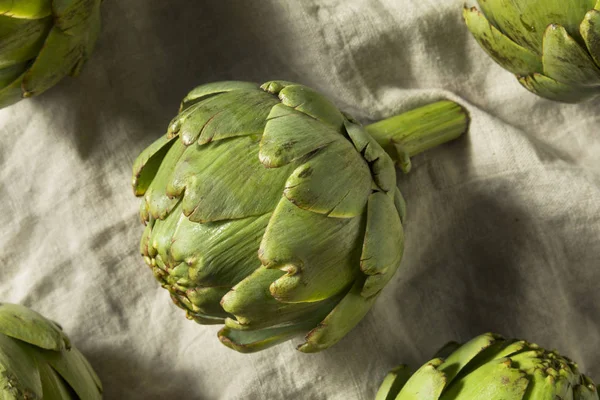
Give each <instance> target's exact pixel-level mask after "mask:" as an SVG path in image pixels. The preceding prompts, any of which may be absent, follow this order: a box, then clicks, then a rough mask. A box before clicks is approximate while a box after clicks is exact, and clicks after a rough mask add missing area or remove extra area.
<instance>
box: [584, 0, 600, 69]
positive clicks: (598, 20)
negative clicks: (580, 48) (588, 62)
mask: <svg viewBox="0 0 600 400" xmlns="http://www.w3.org/2000/svg"><path fill="white" fill-rule="evenodd" d="M599 4H600V2H599ZM580 32H581V36H582V37H583V40H584V41H585V45H586V47H587V49H588V51H589V52H590V54H591V55H592V58H593V59H594V61H595V62H596V66H598V67H600V11H599V10H590V11H588V13H587V14H585V18H584V19H583V21H582V22H581V26H580Z"/></svg>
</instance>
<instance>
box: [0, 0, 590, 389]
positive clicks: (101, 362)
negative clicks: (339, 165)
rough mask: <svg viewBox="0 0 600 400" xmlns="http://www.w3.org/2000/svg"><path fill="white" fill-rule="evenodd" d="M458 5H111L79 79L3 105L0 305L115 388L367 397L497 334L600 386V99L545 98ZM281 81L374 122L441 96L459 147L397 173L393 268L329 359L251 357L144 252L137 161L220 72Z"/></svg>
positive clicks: (281, 349)
mask: <svg viewBox="0 0 600 400" xmlns="http://www.w3.org/2000/svg"><path fill="white" fill-rule="evenodd" d="M461 8H462V3H461V2H460V1H454V0H453V1H444V2H441V1H432V0H352V1H349V0H344V1H342V0H331V1H326V0H303V1H293V2H287V1H278V0H261V1H241V0H239V1H234V0H219V1H202V2H193V1H187V0H169V1H164V0H127V1H121V2H119V1H106V2H104V4H103V6H102V16H103V23H104V26H103V32H102V35H101V38H100V40H99V43H98V45H97V48H96V51H95V53H94V55H93V57H92V59H91V60H90V61H89V63H88V64H87V66H86V68H85V69H84V71H83V73H82V74H81V76H80V77H78V78H77V79H70V78H67V79H65V80H63V82H62V83H60V84H59V85H58V86H57V87H55V88H53V89H51V90H50V91H48V92H46V93H45V94H43V95H42V96H40V97H37V98H34V99H30V100H25V101H22V102H20V103H19V104H16V105H14V106H12V107H9V108H6V109H3V110H1V111H0V201H1V204H2V212H1V213H0V300H1V301H6V302H14V303H22V304H25V305H27V306H29V307H32V308H34V309H35V310H37V311H39V312H40V313H42V314H44V315H45V316H47V317H49V318H51V319H54V320H56V321H59V322H60V324H62V326H63V327H64V329H65V331H66V332H67V333H68V334H69V335H70V337H71V339H72V341H73V342H74V343H75V344H76V345H77V346H78V348H79V349H80V350H81V351H82V352H83V353H84V354H85V355H86V356H87V357H88V359H89V360H90V362H91V363H92V364H93V366H94V367H95V369H96V371H97V372H98V374H99V376H100V378H101V379H102V381H103V383H104V390H105V398H106V399H280V398H281V399H283V398H286V399H372V398H373V397H374V394H375V392H376V390H377V388H378V386H379V384H380V383H381V380H382V379H383V377H384V376H385V374H386V373H387V371H388V370H389V369H390V368H392V367H394V366H396V365H398V364H400V363H407V364H409V365H411V366H412V367H418V366H419V365H420V364H422V363H424V362H426V361H427V360H429V359H430V358H431V356H432V354H433V353H434V352H435V351H436V350H437V348H438V347H439V346H441V345H443V344H444V343H445V342H447V341H449V340H459V341H464V340H467V339H469V338H471V337H472V336H475V335H478V334H480V333H483V332H486V331H495V332H500V333H503V334H504V335H507V336H511V337H519V338H526V339H528V340H530V341H534V342H537V343H538V344H540V345H543V346H545V347H548V348H557V349H560V351H561V352H562V353H563V354H565V355H568V356H570V357H571V358H573V359H575V360H577V361H578V362H579V365H580V367H581V369H582V370H583V371H586V372H588V373H589V374H590V375H591V376H592V377H595V379H596V382H598V381H599V380H600V351H599V348H600V288H599V285H600V284H599V282H600V245H599V242H600V189H599V185H600V163H599V161H600V133H599V132H598V127H599V122H600V117H599V113H598V110H599V109H600V108H599V107H600V101H598V100H596V101H591V102H587V103H584V104H579V105H565V104H559V103H554V102H550V101H547V100H544V99H541V98H538V97H536V96H534V95H532V94H530V93H529V92H527V91H526V90H525V89H523V88H522V87H521V86H520V85H519V84H518V82H517V81H516V79H515V78H514V77H513V76H512V75H511V74H510V73H508V72H506V71H504V70H503V69H501V68H500V67H499V66H497V65H496V64H495V63H494V62H493V61H492V60H491V59H490V58H489V57H488V56H487V55H486V54H485V53H484V52H483V50H482V49H481V48H480V47H479V46H478V45H477V43H476V42H475V40H474V39H473V38H472V37H471V35H470V33H469V32H468V31H467V29H466V28H465V26H464V24H463V22H462V18H461ZM229 79H237V80H250V81H256V82H264V81H267V80H272V79H285V80H291V81H296V82H299V83H303V84H306V85H308V86H311V87H314V88H316V89H318V90H321V91H322V92H323V93H325V94H326V95H328V96H330V97H331V98H332V100H333V101H334V102H335V103H336V104H337V105H339V106H340V107H341V108H342V109H344V110H346V111H348V112H349V113H351V114H353V115H354V116H355V117H356V118H357V119H359V120H361V121H362V122H365V123H368V122H370V121H375V120H378V119H381V118H385V117H389V116H391V115H393V114H396V113H399V112H402V111H406V110H408V109H411V108H413V107H416V106H418V105H422V104H425V103H427V102H430V101H433V100H438V99H442V98H449V99H453V100H456V101H459V102H461V104H463V105H464V106H466V107H467V108H468V110H469V112H470V114H471V116H472V124H471V129H470V132H469V134H468V135H466V136H465V137H463V138H461V139H459V140H457V141H455V142H453V143H450V144H447V145H444V146H441V147H439V148H437V149H435V150H432V151H430V152H428V153H426V154H424V155H420V156H417V157H415V158H414V159H413V171H412V172H411V173H410V174H408V175H403V174H400V173H399V178H398V185H399V187H400V189H401V190H402V192H403V194H404V196H405V198H406V200H407V204H408V216H407V220H406V224H405V230H406V250H405V255H404V258H403V261H402V265H401V267H400V269H399V271H398V273H397V274H396V275H395V277H394V278H393V280H392V281H391V282H390V283H389V285H388V286H387V287H386V289H385V290H384V292H383V294H382V295H381V296H380V298H379V299H378V301H377V302H376V304H375V306H374V307H373V309H372V311H371V312H370V313H369V314H368V315H367V316H366V318H365V319H364V320H363V321H362V322H361V323H360V324H359V325H358V326H357V327H356V328H355V329H354V330H353V331H352V332H351V333H350V334H349V335H347V337H345V338H344V339H343V340H342V341H341V342H339V343H338V344H337V345H336V346H334V347H332V348H331V349H329V350H327V351H324V352H321V353H318V354H308V355H307V354H302V353H299V352H297V351H295V350H294V348H295V346H296V345H297V344H299V343H301V342H302V338H298V339H297V340H293V341H290V342H287V343H284V344H282V345H279V346H277V347H274V348H271V349H268V350H265V351H263V352H260V353H255V354H251V355H245V354H238V353H236V352H234V351H232V350H230V349H228V348H226V347H225V346H223V345H221V344H220V343H219V341H218V339H217V337H216V332H217V330H218V329H219V327H218V326H202V325H198V324H196V323H194V322H191V321H188V320H186V319H185V318H184V313H183V311H181V310H179V309H178V308H176V307H175V305H173V304H172V303H171V301H170V299H169V296H168V293H167V291H165V290H164V289H162V288H160V287H159V285H158V283H157V282H156V281H155V280H154V277H153V275H152V273H151V271H150V270H149V268H148V267H147V266H146V265H145V264H144V262H143V260H142V258H141V257H140V256H139V252H138V243H139V239H140V237H141V234H142V230H143V227H142V225H141V224H140V222H139V218H138V206H139V200H138V199H136V198H135V197H134V196H133V194H132V190H131V187H130V181H131V165H132V163H133V160H134V159H135V157H136V156H137V155H138V153H139V152H140V151H141V150H142V149H144V148H145V147H146V146H147V145H148V144H150V143H151V142H152V141H154V140H155V139H156V138H158V137H159V136H160V135H161V134H163V133H164V132H166V128H167V125H168V122H169V121H170V119H171V118H172V117H173V116H174V115H175V114H176V112H177V108H178V105H179V101H180V100H181V99H182V98H183V97H184V96H185V94H186V93H187V91H189V90H190V89H192V88H193V87H194V86H196V85H199V84H202V83H206V82H210V81H215V80H229Z"/></svg>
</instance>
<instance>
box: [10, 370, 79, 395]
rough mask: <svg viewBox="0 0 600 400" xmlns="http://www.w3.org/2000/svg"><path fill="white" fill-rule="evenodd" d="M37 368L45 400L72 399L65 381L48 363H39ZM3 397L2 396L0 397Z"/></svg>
mask: <svg viewBox="0 0 600 400" xmlns="http://www.w3.org/2000/svg"><path fill="white" fill-rule="evenodd" d="M37 368H38V369H39V373H40V381H41V383H42V393H43V394H44V399H70V398H71V393H72V392H71V391H70V390H69V389H67V387H66V386H65V383H64V380H63V379H61V377H60V376H59V375H58V373H57V372H56V371H54V369H52V367H51V366H50V365H48V364H47V363H46V362H43V361H42V362H38V363H37ZM0 397H1V396H0Z"/></svg>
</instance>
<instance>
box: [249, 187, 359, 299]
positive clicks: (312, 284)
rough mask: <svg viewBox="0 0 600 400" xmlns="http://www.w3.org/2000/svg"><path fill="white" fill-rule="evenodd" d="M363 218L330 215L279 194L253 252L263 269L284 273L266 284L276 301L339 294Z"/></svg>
mask: <svg viewBox="0 0 600 400" xmlns="http://www.w3.org/2000/svg"><path fill="white" fill-rule="evenodd" d="M364 220H365V217H364V216H359V217H355V218H330V217H327V216H326V215H323V214H316V213H313V212H310V211H306V210H303V209H301V208H298V207H296V206H295V205H293V204H292V203H291V202H290V201H288V200H287V199H286V198H283V199H281V201H280V202H279V204H278V205H277V208H276V209H275V211H274V212H273V215H272V217H271V221H270V222H269V225H268V227H267V229H266V231H265V234H264V236H263V240H262V242H261V245H260V250H259V253H258V256H259V258H260V260H261V262H262V263H263V265H265V266H266V267H267V268H271V269H281V270H283V271H286V272H287V273H286V274H285V275H284V276H282V277H281V278H279V279H277V280H276V281H275V282H273V284H272V285H271V288H270V290H271V294H272V295H273V297H275V298H276V299H277V300H279V301H282V302H290V303H295V302H304V301H319V300H323V299H326V298H328V297H331V296H333V295H335V294H338V293H340V291H342V290H343V289H344V288H347V287H348V286H349V284H350V283H351V282H353V281H354V279H355V278H356V276H357V274H358V273H359V271H358V268H357V266H358V263H359V257H360V253H359V252H360V245H359V243H361V240H362V235H363V233H362V232H363V228H362V226H363V225H362V224H364Z"/></svg>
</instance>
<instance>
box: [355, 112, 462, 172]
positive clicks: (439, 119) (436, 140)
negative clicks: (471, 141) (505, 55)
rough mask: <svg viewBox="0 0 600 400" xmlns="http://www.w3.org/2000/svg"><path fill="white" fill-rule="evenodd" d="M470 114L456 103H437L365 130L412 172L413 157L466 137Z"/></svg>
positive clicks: (406, 170) (370, 126)
mask: <svg viewBox="0 0 600 400" xmlns="http://www.w3.org/2000/svg"><path fill="white" fill-rule="evenodd" d="M468 127H469V114H468V113H467V111H466V110H465V109H464V108H463V107H461V106H460V105H458V104H457V103H455V102H453V101H449V100H443V101H438V102H436V103H432V104H428V105H426V106H423V107H419V108H416V109H414V110H411V111H408V112H405V113H403V114H400V115H396V116H394V117H391V118H387V119H384V120H383V121H379V122H375V123H374V124H371V125H367V126H366V127H365V129H366V130H367V132H368V133H369V134H370V135H371V136H373V138H374V139H375V140H377V142H378V143H379V144H380V145H381V146H382V147H383V148H384V150H385V151H386V152H387V153H388V154H389V155H390V156H391V157H392V158H393V159H394V161H396V163H397V164H398V165H399V166H400V168H402V170H403V171H404V172H408V171H410V166H411V165H410V157H412V156H414V155H416V154H419V153H421V152H423V151H425V150H429V149H431V148H433V147H436V146H439V145H440V144H443V143H446V142H449V141H451V140H454V139H456V138H458V137H459V136H460V135H462V134H463V133H465V132H466V131H467V129H468Z"/></svg>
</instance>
